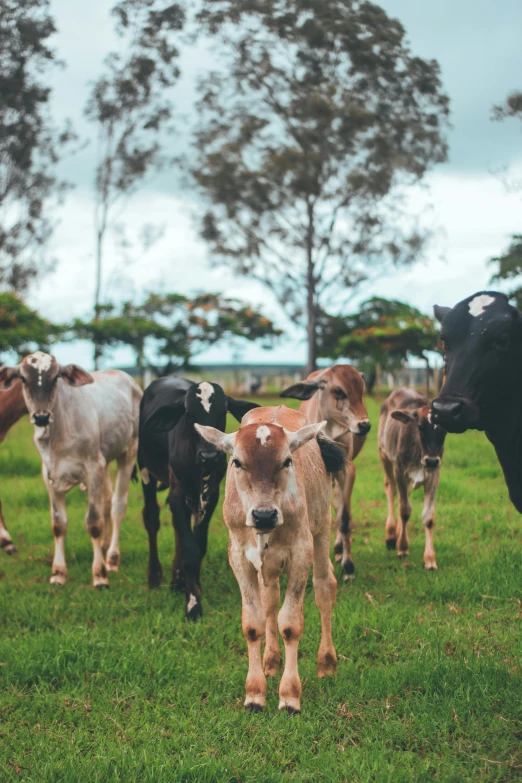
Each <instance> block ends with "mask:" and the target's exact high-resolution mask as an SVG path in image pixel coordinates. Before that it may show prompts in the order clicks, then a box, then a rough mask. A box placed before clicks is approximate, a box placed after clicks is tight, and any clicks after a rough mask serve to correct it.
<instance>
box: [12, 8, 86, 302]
mask: <svg viewBox="0 0 522 783" xmlns="http://www.w3.org/2000/svg"><path fill="white" fill-rule="evenodd" d="M55 32H56V28H55V25H54V21H53V18H52V16H51V15H50V13H49V2H48V0H0V52H1V56H0V96H1V100H0V285H1V286H3V287H8V288H12V289H14V290H16V291H24V290H25V289H26V288H27V286H28V285H29V283H30V281H31V280H32V279H33V278H34V277H36V275H37V274H38V273H39V272H42V271H43V269H44V268H45V263H44V262H45V247H46V243H47V240H48V238H49V236H50V233H51V230H52V225H53V224H52V220H51V218H50V204H51V202H52V200H53V198H54V197H55V196H59V194H60V192H61V191H62V189H63V187H64V185H63V183H60V182H59V181H58V180H57V178H56V174H55V164H56V163H57V160H58V152H57V150H58V149H59V148H62V147H63V145H64V143H65V142H66V141H67V140H68V139H69V137H70V135H71V134H70V130H69V129H65V130H63V131H62V132H58V131H57V130H56V129H55V128H54V127H53V125H52V123H51V121H50V117H49V100H50V95H51V90H50V87H49V86H48V85H47V83H46V78H48V77H49V74H50V72H51V70H52V69H53V67H55V66H56V64H57V61H56V57H55V53H54V51H53V49H52V48H51V46H50V44H49V39H50V38H51V37H52V36H53V34H54V33H55Z"/></svg>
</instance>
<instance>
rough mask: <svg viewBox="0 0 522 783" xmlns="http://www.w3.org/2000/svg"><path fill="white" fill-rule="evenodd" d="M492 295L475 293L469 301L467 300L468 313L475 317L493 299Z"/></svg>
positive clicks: (491, 302)
mask: <svg viewBox="0 0 522 783" xmlns="http://www.w3.org/2000/svg"><path fill="white" fill-rule="evenodd" d="M495 298H496V297H494V296H491V294H477V296H474V297H473V299H471V301H469V302H468V310H469V312H470V314H471V315H472V316H473V317H474V318H476V317H477V316H479V315H482V313H483V312H484V311H485V309H486V307H489V306H490V305H492V304H493V302H494V301H495Z"/></svg>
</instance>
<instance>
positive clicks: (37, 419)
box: [33, 413, 51, 427]
mask: <svg viewBox="0 0 522 783" xmlns="http://www.w3.org/2000/svg"><path fill="white" fill-rule="evenodd" d="M50 418H51V414H50V413H35V414H34V416H33V421H34V423H35V424H36V426H37V427H47V425H48V424H49V419H50Z"/></svg>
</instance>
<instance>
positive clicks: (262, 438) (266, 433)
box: [256, 424, 270, 446]
mask: <svg viewBox="0 0 522 783" xmlns="http://www.w3.org/2000/svg"><path fill="white" fill-rule="evenodd" d="M269 437H270V430H269V429H268V427H267V426H266V424H260V425H259V427H258V428H257V430H256V438H257V439H258V441H259V442H260V443H261V445H262V446H266V442H267V440H268V438H269Z"/></svg>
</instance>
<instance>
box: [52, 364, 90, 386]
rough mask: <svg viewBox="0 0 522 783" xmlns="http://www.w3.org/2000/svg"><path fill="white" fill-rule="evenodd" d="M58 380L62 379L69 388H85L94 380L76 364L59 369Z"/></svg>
mask: <svg viewBox="0 0 522 783" xmlns="http://www.w3.org/2000/svg"><path fill="white" fill-rule="evenodd" d="M59 375H60V378H63V379H64V381H65V382H66V383H68V384H69V386H85V385H86V384H88V383H94V378H93V377H92V375H91V374H90V372H87V370H83V369H82V368H81V367H78V365H77V364H66V365H65V366H64V367H60V372H59Z"/></svg>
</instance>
